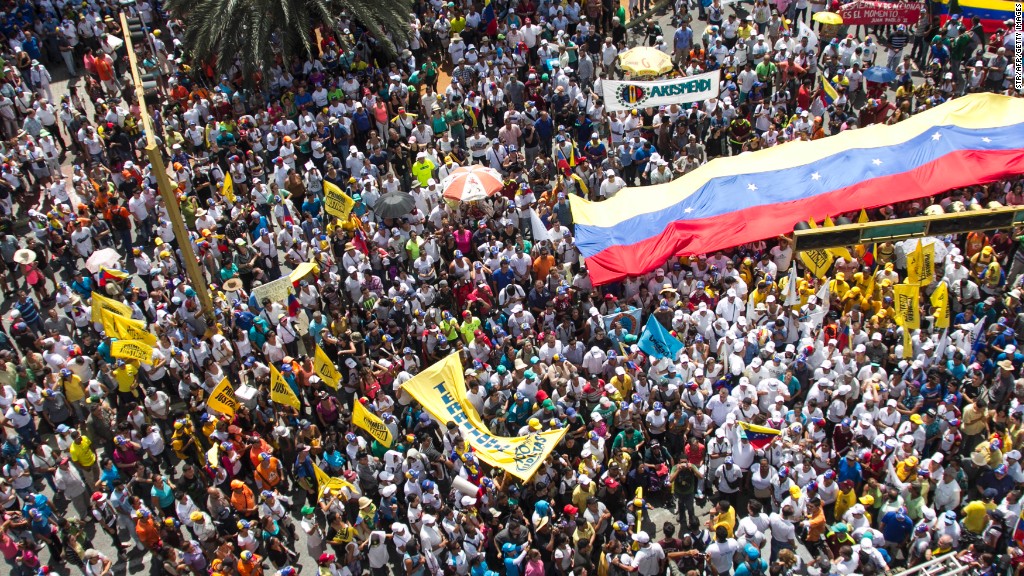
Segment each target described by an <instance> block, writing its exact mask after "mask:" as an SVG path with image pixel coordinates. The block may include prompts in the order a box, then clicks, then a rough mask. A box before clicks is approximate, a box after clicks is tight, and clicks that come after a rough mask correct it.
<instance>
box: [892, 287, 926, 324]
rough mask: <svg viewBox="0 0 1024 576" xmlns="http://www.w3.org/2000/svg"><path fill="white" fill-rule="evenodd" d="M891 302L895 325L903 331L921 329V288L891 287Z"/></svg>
mask: <svg viewBox="0 0 1024 576" xmlns="http://www.w3.org/2000/svg"><path fill="white" fill-rule="evenodd" d="M893 300H894V301H895V302H894V303H895V305H896V323H897V324H899V325H900V326H903V328H904V329H907V328H909V329H917V328H920V327H921V288H920V286H918V285H917V284H897V285H895V286H893Z"/></svg>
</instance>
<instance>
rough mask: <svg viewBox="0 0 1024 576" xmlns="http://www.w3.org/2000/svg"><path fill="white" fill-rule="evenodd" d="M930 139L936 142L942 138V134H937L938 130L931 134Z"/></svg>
mask: <svg viewBox="0 0 1024 576" xmlns="http://www.w3.org/2000/svg"><path fill="white" fill-rule="evenodd" d="M932 140H934V141H936V142H938V141H939V140H942V134H939V133H938V132H936V133H935V134H932Z"/></svg>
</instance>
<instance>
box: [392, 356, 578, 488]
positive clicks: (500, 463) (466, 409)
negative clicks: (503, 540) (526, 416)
mask: <svg viewBox="0 0 1024 576" xmlns="http://www.w3.org/2000/svg"><path fill="white" fill-rule="evenodd" d="M402 389H403V390H405V391H406V392H408V393H409V395H410V396H412V397H413V398H415V399H416V401H417V402H419V403H420V404H422V405H423V408H424V409H426V411H427V412H429V413H430V415H431V416H433V417H434V418H435V419H436V420H437V421H438V422H439V423H441V425H446V424H447V423H448V422H455V424H456V425H458V427H459V430H460V432H461V433H462V437H463V438H465V439H466V440H467V442H469V445H470V446H472V447H473V449H474V450H476V454H477V456H478V457H479V458H480V459H481V460H483V461H484V462H486V463H488V464H490V465H491V466H496V467H498V468H501V469H503V470H505V471H507V472H508V473H510V474H512V475H514V476H516V477H518V478H520V479H522V480H525V481H529V480H530V478H531V477H533V475H534V473H536V472H537V468H539V467H540V465H541V463H542V462H544V460H545V459H546V458H547V457H548V454H550V453H551V451H552V450H554V448H555V446H557V445H558V443H559V442H560V441H561V440H562V437H563V436H565V431H566V428H560V429H558V430H549V431H547V432H542V433H540V434H531V435H529V436H518V437H502V436H495V435H493V434H491V432H490V430H488V429H487V426H485V425H484V423H483V421H482V420H481V419H480V415H479V414H477V411H476V408H474V407H473V405H472V404H470V402H469V400H468V398H467V397H466V382H465V380H464V379H463V374H462V362H461V361H460V360H459V355H458V353H453V354H451V355H450V356H448V357H447V358H445V359H444V360H441V361H440V362H437V363H436V364H434V365H433V366H430V367H429V368H427V369H426V370H424V371H422V372H420V373H419V374H418V375H416V376H415V377H414V378H413V379H411V380H409V381H408V382H406V383H405V384H403V385H402Z"/></svg>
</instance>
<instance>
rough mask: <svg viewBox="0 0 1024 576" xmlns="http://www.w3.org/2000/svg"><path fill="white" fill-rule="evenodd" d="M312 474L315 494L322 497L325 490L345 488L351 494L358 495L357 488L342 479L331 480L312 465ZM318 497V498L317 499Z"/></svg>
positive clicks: (320, 469)
mask: <svg viewBox="0 0 1024 576" xmlns="http://www.w3.org/2000/svg"><path fill="white" fill-rule="evenodd" d="M313 472H314V473H315V474H316V485H317V494H318V495H319V496H323V495H324V492H326V491H327V490H343V489H345V488H347V489H348V490H349V491H350V492H351V493H352V494H359V493H360V492H359V488H357V487H356V486H354V485H353V484H352V483H351V482H349V481H348V480H345V479H344V478H332V477H330V476H328V475H327V472H324V471H323V469H322V468H320V467H319V466H317V465H316V464H313ZM319 496H318V497H319Z"/></svg>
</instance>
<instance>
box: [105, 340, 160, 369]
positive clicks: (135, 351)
mask: <svg viewBox="0 0 1024 576" xmlns="http://www.w3.org/2000/svg"><path fill="white" fill-rule="evenodd" d="M110 355H111V356H113V357H114V358H124V359H126V360H136V361H138V362H142V363H143V364H152V363H153V347H152V346H150V345H149V344H146V343H145V342H143V341H141V340H118V341H116V342H114V343H113V344H111V345H110Z"/></svg>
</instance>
